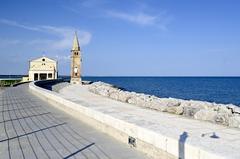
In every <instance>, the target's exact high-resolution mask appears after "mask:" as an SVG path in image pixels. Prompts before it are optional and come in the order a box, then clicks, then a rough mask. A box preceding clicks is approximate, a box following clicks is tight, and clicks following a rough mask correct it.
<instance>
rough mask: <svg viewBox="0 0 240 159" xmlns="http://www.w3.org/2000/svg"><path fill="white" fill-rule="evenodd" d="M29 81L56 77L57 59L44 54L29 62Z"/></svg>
mask: <svg viewBox="0 0 240 159" xmlns="http://www.w3.org/2000/svg"><path fill="white" fill-rule="evenodd" d="M28 77H29V81H37V80H50V79H57V61H55V60H53V59H50V58H47V57H45V56H43V57H41V58H37V59H34V60H31V61H30V62H29V73H28Z"/></svg>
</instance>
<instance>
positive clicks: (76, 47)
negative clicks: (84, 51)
mask: <svg viewBox="0 0 240 159" xmlns="http://www.w3.org/2000/svg"><path fill="white" fill-rule="evenodd" d="M72 50H77V51H80V46H79V42H78V37H77V32H75V36H74V39H73V47H72Z"/></svg>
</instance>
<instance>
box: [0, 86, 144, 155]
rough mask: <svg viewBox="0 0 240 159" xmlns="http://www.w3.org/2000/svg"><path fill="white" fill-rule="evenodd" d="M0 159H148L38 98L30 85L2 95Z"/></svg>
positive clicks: (0, 103)
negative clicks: (31, 91)
mask: <svg viewBox="0 0 240 159" xmlns="http://www.w3.org/2000/svg"><path fill="white" fill-rule="evenodd" d="M0 158H1V159H25V158H26V159H35V158H36V159H38V158H39V159H40V158H43V159H45V158H46V159H47V158H49V159H50V158H54V159H55V158H66V159H67V158H82V159H85V158H88V159H110V158H114V159H115V158H144V156H143V155H142V154H140V153H139V152H136V151H134V150H133V149H131V148H129V147H128V146H127V145H123V144H121V143H119V142H118V141H115V140H114V139H113V138H111V137H108V136H107V135H105V134H103V133H101V132H98V131H97V130H95V129H92V128H90V127H88V126H87V125H85V124H83V123H81V122H79V121H76V120H75V119H73V118H72V117H70V116H68V115H66V114H63V113H62V112H60V111H59V110H56V109H55V108H53V107H51V106H50V105H49V104H48V103H46V102H44V101H43V100H41V99H39V98H37V97H35V96H34V95H32V94H31V93H30V92H29V91H28V85H27V84H24V85H21V86H18V87H12V88H8V89H6V90H5V91H4V92H3V93H1V94H0Z"/></svg>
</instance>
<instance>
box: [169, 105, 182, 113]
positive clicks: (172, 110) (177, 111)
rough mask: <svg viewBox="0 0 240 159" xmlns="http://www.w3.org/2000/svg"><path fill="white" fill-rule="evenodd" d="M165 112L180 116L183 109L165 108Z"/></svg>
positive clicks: (178, 107) (179, 107)
mask: <svg viewBox="0 0 240 159" xmlns="http://www.w3.org/2000/svg"><path fill="white" fill-rule="evenodd" d="M166 111H167V112H168V113H172V114H177V115H182V114H183V107H181V106H173V107H167V110H166Z"/></svg>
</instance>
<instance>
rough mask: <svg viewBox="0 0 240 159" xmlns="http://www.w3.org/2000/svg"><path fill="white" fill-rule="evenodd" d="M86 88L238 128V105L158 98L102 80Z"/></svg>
mask: <svg viewBox="0 0 240 159" xmlns="http://www.w3.org/2000/svg"><path fill="white" fill-rule="evenodd" d="M88 89H89V91H90V92H92V93H95V94H98V95H101V96H104V97H108V98H111V99H114V100H117V101H121V102H125V103H129V104H132V105H135V106H140V107H143V108H148V109H152V110H156V111H160V112H167V113H172V114H176V115H182V116H185V117H188V118H193V119H197V120H204V121H209V122H212V123H216V124H221V125H225V126H229V127H234V128H240V107H238V106H235V105H232V104H216V103H210V102H205V101H194V100H182V99H175V98H159V97H156V96H153V95H147V94H143V93H136V92H129V91H124V90H122V89H120V88H118V87H116V86H113V85H111V84H107V83H104V82H94V83H92V84H90V85H89V86H88Z"/></svg>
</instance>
